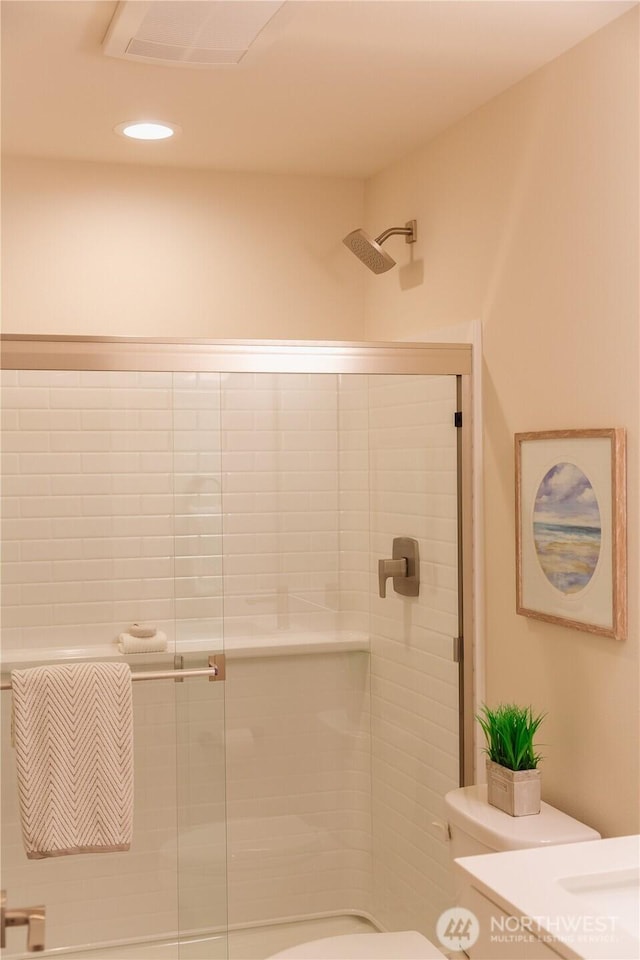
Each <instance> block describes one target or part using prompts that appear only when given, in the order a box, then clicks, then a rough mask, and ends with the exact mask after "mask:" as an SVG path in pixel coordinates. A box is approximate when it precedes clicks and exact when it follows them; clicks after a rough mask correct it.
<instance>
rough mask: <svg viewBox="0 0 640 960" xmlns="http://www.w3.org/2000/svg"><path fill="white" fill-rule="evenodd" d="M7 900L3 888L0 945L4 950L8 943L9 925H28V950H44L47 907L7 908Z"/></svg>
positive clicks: (0, 913)
mask: <svg viewBox="0 0 640 960" xmlns="http://www.w3.org/2000/svg"><path fill="white" fill-rule="evenodd" d="M6 900H7V894H6V891H4V890H3V891H2V894H1V895H0V946H1V947H2V949H3V950H4V948H5V947H6V945H7V938H6V931H7V927H26V928H27V950H29V951H30V952H32V953H36V952H39V951H40V950H44V915H45V908H44V907H42V906H40V907H18V908H17V909H15V910H7V908H6V907H5V903H6Z"/></svg>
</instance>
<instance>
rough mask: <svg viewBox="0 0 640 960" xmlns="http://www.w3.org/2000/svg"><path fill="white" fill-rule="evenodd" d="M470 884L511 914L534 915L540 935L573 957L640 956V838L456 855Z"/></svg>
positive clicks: (634, 959) (625, 959)
mask: <svg viewBox="0 0 640 960" xmlns="http://www.w3.org/2000/svg"><path fill="white" fill-rule="evenodd" d="M455 863H456V864H457V868H458V870H460V871H462V874H463V876H464V880H465V882H466V883H469V884H471V886H472V887H474V888H475V889H476V890H478V891H479V892H480V893H481V894H483V895H484V896H485V897H487V898H489V899H490V900H491V901H493V903H495V904H496V905H497V906H498V907H499V908H500V909H501V910H502V911H504V912H505V913H507V914H509V915H511V916H515V917H526V918H530V919H532V920H533V921H534V930H536V932H537V935H538V936H539V937H540V938H541V939H543V940H547V942H550V941H549V940H548V937H549V936H551V937H553V943H552V944H551V945H552V947H553V949H554V950H555V951H556V952H557V953H558V954H560V956H562V957H567V958H570V960H575V958H579V960H638V958H639V957H640V928H639V927H640V920H639V916H638V911H639V909H640V897H639V892H640V886H639V883H640V837H638V836H632V837H613V838H611V839H606V840H593V841H589V842H586V843H568V844H562V845H559V846H552V847H544V848H538V849H529V850H513V851H508V852H506V853H492V854H486V855H483V856H478V857H461V858H460V859H459V860H456V861H455Z"/></svg>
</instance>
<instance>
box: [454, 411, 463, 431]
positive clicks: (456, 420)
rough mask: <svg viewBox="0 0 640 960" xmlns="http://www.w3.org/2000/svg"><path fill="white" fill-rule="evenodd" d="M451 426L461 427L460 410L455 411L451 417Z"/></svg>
mask: <svg viewBox="0 0 640 960" xmlns="http://www.w3.org/2000/svg"><path fill="white" fill-rule="evenodd" d="M453 425H454V427H461V426H462V410H456V412H455V413H454V415H453Z"/></svg>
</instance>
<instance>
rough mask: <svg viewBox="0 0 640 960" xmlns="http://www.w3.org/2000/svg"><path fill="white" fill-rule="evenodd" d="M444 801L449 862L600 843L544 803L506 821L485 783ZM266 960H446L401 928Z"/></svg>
mask: <svg viewBox="0 0 640 960" xmlns="http://www.w3.org/2000/svg"><path fill="white" fill-rule="evenodd" d="M444 802H445V808H446V812H447V823H448V835H449V838H450V845H449V852H450V856H451V859H452V861H453V860H455V859H457V858H458V857H473V856H475V855H476V854H483V853H498V852H501V851H505V850H522V849H525V848H527V847H543V846H551V845H554V844H561V843H581V842H583V841H585V840H600V834H599V833H598V832H597V830H593V829H592V828H591V827H588V826H586V825H585V824H584V823H580V821H579V820H574V818H573V817H569V816H567V814H566V813H562V812H561V811H560V810H556V808H555V807H552V806H550V805H549V804H548V803H544V802H543V803H542V804H541V806H540V813H539V814H536V815H534V816H531V817H511V816H509V814H508V813H503V811H502V810H498V808H497V807H492V806H490V805H489V803H488V802H487V786H486V784H476V785H475V786H472V787H460V788H459V789H457V790H451V791H450V792H449V793H448V794H447V795H446V796H445V798H444ZM456 900H457V902H458V903H462V902H463V900H464V891H463V890H457V891H456ZM268 960H445V955H444V953H442V951H441V950H439V949H438V947H436V946H434V944H433V943H431V941H430V940H427V938H426V937H424V936H423V935H422V934H421V933H418V932H417V931H415V930H404V931H401V932H399V933H352V934H347V935H345V936H340V937H323V938H322V939H321V940H310V941H308V942H307V943H301V944H299V945H298V946H297V947H289V948H288V949H287V950H281V951H280V953H275V954H273V955H272V956H271V957H269V958H268Z"/></svg>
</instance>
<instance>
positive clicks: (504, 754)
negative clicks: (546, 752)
mask: <svg viewBox="0 0 640 960" xmlns="http://www.w3.org/2000/svg"><path fill="white" fill-rule="evenodd" d="M544 716H545V714H543V713H541V714H538V715H537V716H534V714H533V710H532V709H531V707H518V706H516V705H515V704H499V705H498V706H497V707H496V708H495V709H491V708H490V707H488V706H487V705H486V704H483V705H482V706H481V708H480V713H479V714H478V715H477V717H476V720H477V721H478V723H479V724H480V727H481V729H482V732H483V733H484V735H485V739H486V741H487V747H486V751H485V752H486V753H487V755H488V757H489V759H490V760H493V762H494V763H499V764H500V765H501V766H503V767H507V768H508V769H509V770H535V768H536V767H537V766H538V763H539V762H540V760H541V759H542V758H541V756H540V754H539V753H536V750H535V748H534V743H533V739H534V737H535V735H536V732H537V730H538V727H539V726H540V724H541V723H542V721H543V719H544Z"/></svg>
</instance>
